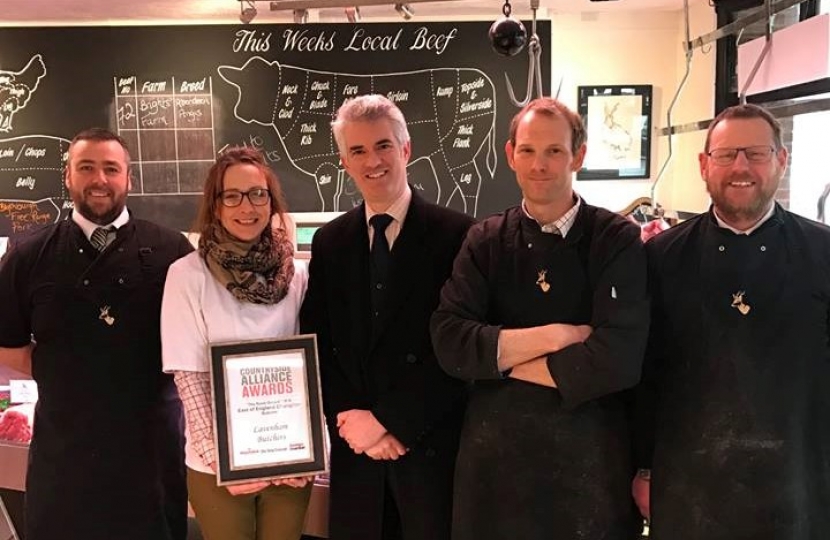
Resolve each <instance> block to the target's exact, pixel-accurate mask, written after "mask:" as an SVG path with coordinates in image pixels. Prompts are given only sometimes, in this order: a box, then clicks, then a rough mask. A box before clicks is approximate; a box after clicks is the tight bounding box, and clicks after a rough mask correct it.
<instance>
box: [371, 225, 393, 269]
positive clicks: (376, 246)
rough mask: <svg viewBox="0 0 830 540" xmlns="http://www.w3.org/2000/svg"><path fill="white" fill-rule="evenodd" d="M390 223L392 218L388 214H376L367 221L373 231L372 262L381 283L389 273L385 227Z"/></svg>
mask: <svg viewBox="0 0 830 540" xmlns="http://www.w3.org/2000/svg"><path fill="white" fill-rule="evenodd" d="M390 223H392V216H390V215H389V214H376V215H374V216H372V218H371V219H370V220H369V224H370V225H371V226H372V229H374V235H373V236H372V262H373V263H374V265H375V271H377V273H378V278H380V279H379V281H380V282H381V283H383V282H384V281H386V274H387V272H388V271H389V242H388V241H387V240H386V227H388V226H389V224H390Z"/></svg>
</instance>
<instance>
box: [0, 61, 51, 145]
mask: <svg viewBox="0 0 830 540" xmlns="http://www.w3.org/2000/svg"><path fill="white" fill-rule="evenodd" d="M44 75H46V66H45V65H44V64H43V58H41V56H40V55H39V54H36V55H34V56H33V57H32V59H31V60H29V63H28V64H26V67H24V68H23V69H21V70H20V71H4V70H2V69H0V133H8V132H10V131H11V130H12V127H13V126H12V120H13V119H14V115H15V113H16V112H17V111H19V110H20V109H22V108H23V107H25V106H26V104H27V103H29V99H31V97H32V94H34V93H35V91H36V90H37V87H38V84H40V80H41V79H42V78H43V77H44Z"/></svg>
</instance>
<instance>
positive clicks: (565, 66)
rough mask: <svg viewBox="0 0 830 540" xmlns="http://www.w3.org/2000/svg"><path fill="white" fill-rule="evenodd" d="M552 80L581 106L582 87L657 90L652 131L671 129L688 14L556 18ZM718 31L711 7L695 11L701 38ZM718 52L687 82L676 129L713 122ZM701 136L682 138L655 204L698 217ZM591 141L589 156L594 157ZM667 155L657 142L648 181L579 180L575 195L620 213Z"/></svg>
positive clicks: (646, 192) (693, 30) (699, 4)
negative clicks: (642, 86)
mask: <svg viewBox="0 0 830 540" xmlns="http://www.w3.org/2000/svg"><path fill="white" fill-rule="evenodd" d="M552 18H553V25H552V26H553V36H552V58H553V60H552V61H553V65H552V66H551V78H552V80H553V81H554V88H555V85H556V84H558V81H559V79H560V78H562V77H564V79H563V86H562V93H561V94H560V99H561V100H562V101H563V102H565V103H566V104H567V105H569V106H571V107H576V105H577V103H576V100H577V86H581V85H615V84H617V85H619V84H623V85H624V84H650V85H652V86H653V87H654V101H653V111H652V113H653V118H652V125H653V127H654V128H655V129H656V128H660V127H664V126H665V125H666V110H667V108H668V106H669V103H670V101H671V99H672V97H673V96H674V93H675V90H676V88H677V86H678V84H679V82H680V79H681V77H682V76H683V73H684V70H685V60H684V54H683V41H684V39H685V30H684V23H683V20H684V18H683V12H682V10H678V11H651V12H646V11H644V12H599V13H591V12H587V13H564V14H554V15H553V17H552ZM714 28H715V18H714V11H713V9H712V8H711V7H709V5H708V4H707V3H706V2H705V1H696V2H695V4H694V5H693V6H692V8H691V9H690V34H691V38H692V39H693V38H695V37H697V36H698V35H700V34H703V33H706V32H708V31H710V30H711V29H714ZM713 51H714V49H712V52H710V54H708V55H702V54H701V53H700V50H699V49H698V50H697V51H696V52H695V57H694V58H693V62H692V66H691V72H690V75H689V79H688V81H687V83H686V86H685V87H684V90H683V92H682V94H681V96H680V98H679V99H678V101H677V105H676V106H675V110H674V113H673V123H674V124H678V123H684V122H691V121H697V120H704V119H707V118H711V115H712V110H713V108H714V72H715V69H714V62H715V58H714V52H713ZM699 138H700V134H694V133H693V134H689V135H678V136H675V139H674V141H673V145H674V152H673V153H674V157H673V158H672V162H671V163H670V165H669V166H668V167H667V169H666V172H665V173H664V175H663V177H662V178H661V179H660V183H659V187H658V190H657V201H658V202H659V203H660V204H662V205H663V206H664V207H666V208H668V209H672V210H687V211H700V210H705V208H706V194H705V191H703V190H702V182H700V180H699V175H698V173H697V158H696V155H697V152H698V151H699V148H702V143H700V142H699ZM590 151H591V150H590V140H589V147H588V152H590ZM667 153H668V145H667V137H657V136H656V134H654V136H653V144H652V162H651V175H652V177H651V179H650V180H616V181H597V180H590V181H577V182H575V186H576V189H577V191H578V192H579V193H580V194H582V195H583V196H584V197H585V198H586V200H588V201H589V202H590V203H592V204H596V205H599V206H605V207H607V208H610V209H612V210H619V209H622V208H623V207H625V206H627V205H628V204H629V203H630V202H631V201H633V200H634V199H636V198H638V197H643V196H650V193H651V186H652V182H653V181H654V179H655V178H656V177H657V174H658V171H659V170H660V168H661V166H662V164H663V162H664V160H665V159H666V156H667Z"/></svg>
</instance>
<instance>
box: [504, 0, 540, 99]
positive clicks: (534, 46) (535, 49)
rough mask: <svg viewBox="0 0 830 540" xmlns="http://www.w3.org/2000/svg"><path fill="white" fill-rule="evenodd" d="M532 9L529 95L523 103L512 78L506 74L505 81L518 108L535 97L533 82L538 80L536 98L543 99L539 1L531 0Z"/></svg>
mask: <svg viewBox="0 0 830 540" xmlns="http://www.w3.org/2000/svg"><path fill="white" fill-rule="evenodd" d="M530 9H531V11H533V32H532V35H531V36H530V43H529V44H528V46H527V56H528V60H529V65H528V67H527V95H525V98H524V99H523V100H521V101H519V100H518V99H516V94H515V93H514V92H513V85H512V84H511V83H510V77H508V76H507V73H505V74H504V80H505V82H506V83H507V94H508V96H509V97H510V101H512V102H513V105H515V106H516V107H524V106H525V105H527V104H528V103H530V100H531V99H532V97H533V86H534V84H533V80H534V79H536V96H537V97H542V95H543V94H542V63H541V57H542V44H541V43H540V42H539V36H538V35H537V34H536V10H537V9H539V0H530Z"/></svg>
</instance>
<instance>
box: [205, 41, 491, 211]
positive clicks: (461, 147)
mask: <svg viewBox="0 0 830 540" xmlns="http://www.w3.org/2000/svg"><path fill="white" fill-rule="evenodd" d="M217 71H218V73H219V76H220V77H221V78H222V79H224V80H225V81H226V82H227V83H229V84H231V85H233V86H234V87H236V89H237V91H238V98H237V101H236V104H235V106H234V116H235V117H236V118H237V119H239V120H240V121H241V122H244V123H255V124H259V125H263V126H270V127H272V128H273V129H274V130H275V131H276V133H277V138H278V139H279V141H280V143H281V145H282V147H283V149H284V152H285V155H286V157H287V158H288V159H289V160H290V161H291V163H292V164H293V165H294V166H295V167H296V168H297V169H299V170H300V171H302V172H304V173H305V174H308V175H309V176H311V177H313V178H314V181H315V185H316V188H317V193H318V195H319V197H320V205H321V208H320V210H321V211H343V210H349V209H350V208H352V207H353V206H354V205H356V204H358V203H359V201H360V194H359V193H358V192H357V190H356V188H355V186H354V182H353V181H352V180H351V178H349V177H348V175H347V174H346V173H345V171H344V170H343V169H342V167H341V166H340V159H339V155H338V151H337V145H336V143H335V141H334V137H333V136H332V134H331V128H330V123H331V120H332V118H333V116H334V113H335V112H336V111H337V108H338V107H339V106H340V105H341V104H342V103H343V101H344V100H345V99H347V98H349V97H354V96H358V95H361V94H368V93H376V94H383V95H385V96H387V97H388V98H389V99H391V100H392V101H394V102H396V104H397V105H398V106H399V107H400V109H401V111H402V112H403V114H404V116H405V117H406V119H407V126H408V128H409V133H410V136H411V138H412V158H411V160H410V163H409V167H408V174H409V177H410V178H409V181H410V183H411V184H413V185H414V186H415V187H416V188H417V189H420V190H421V191H422V195H424V196H425V197H427V198H428V199H431V200H433V201H434V202H436V203H438V204H441V205H443V206H447V207H451V208H455V209H457V210H461V211H463V212H467V213H468V214H470V215H476V212H477V209H478V197H479V193H480V190H481V189H482V184H483V183H484V182H485V181H487V180H492V178H493V175H494V174H495V170H496V163H497V155H496V149H495V118H496V97H495V88H494V87H493V83H492V81H491V80H490V78H489V77H488V76H487V75H486V74H485V73H483V72H482V71H480V70H477V69H472V68H438V69H424V70H418V71H407V72H398V73H384V74H372V75H357V74H347V73H334V72H326V71H315V70H309V69H305V68H300V67H295V66H289V65H281V64H280V63H279V62H276V61H273V62H272V61H268V60H265V59H263V58H261V57H258V56H254V57H252V58H250V59H248V60H247V61H246V62H245V64H244V65H242V66H239V67H237V66H219V67H218V68H217Z"/></svg>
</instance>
